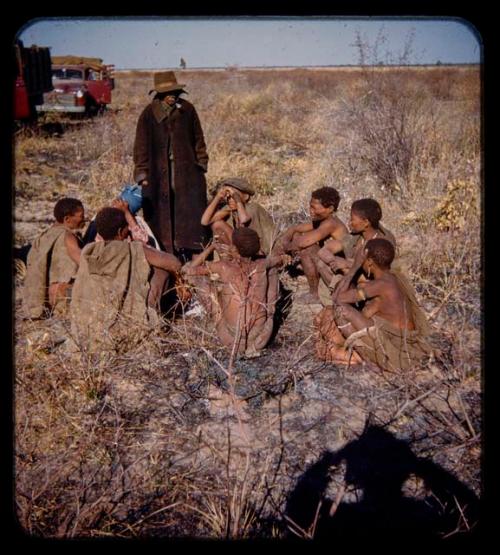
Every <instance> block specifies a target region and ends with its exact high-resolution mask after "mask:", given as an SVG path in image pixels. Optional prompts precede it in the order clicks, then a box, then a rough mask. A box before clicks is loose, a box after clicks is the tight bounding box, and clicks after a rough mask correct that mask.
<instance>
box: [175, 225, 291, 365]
mask: <svg viewBox="0 0 500 555" xmlns="http://www.w3.org/2000/svg"><path fill="white" fill-rule="evenodd" d="M232 240H233V245H234V248H235V249H234V250H235V253H234V254H233V256H232V257H231V258H230V259H227V260H219V261H216V262H205V260H206V259H207V257H208V256H209V255H210V253H211V252H212V251H213V250H214V248H215V245H214V244H213V243H212V245H210V246H209V247H207V248H206V249H205V250H204V251H203V252H202V253H201V254H200V255H199V256H198V257H197V258H196V259H194V260H192V261H191V262H189V263H187V264H186V265H185V266H184V267H183V274H184V275H185V276H186V279H187V280H188V281H189V282H190V283H192V284H194V285H195V287H196V294H197V295H198V297H199V299H200V301H201V302H202V303H203V305H204V306H205V307H206V310H207V312H208V313H209V314H210V315H211V317H212V318H214V320H215V327H216V330H217V334H218V336H219V338H220V340H221V342H222V343H223V344H224V345H225V346H226V347H228V348H229V349H235V352H236V353H240V354H242V355H244V356H246V357H252V356H258V355H259V354H260V353H259V351H261V349H263V348H264V347H265V346H266V345H267V344H268V342H269V341H270V339H271V337H272V334H273V331H274V330H273V328H274V313H275V305H276V302H277V300H278V296H279V280H278V267H279V266H281V265H282V264H284V263H285V262H287V261H288V260H289V258H290V257H288V256H286V255H270V256H268V257H264V256H259V254H258V253H259V252H260V240H259V236H258V235H257V232H256V231H254V230H253V229H249V228H246V227H240V228H236V229H235V230H234V232H233V233H232ZM201 276H203V277H204V279H200V277H201ZM214 282H217V284H218V285H219V287H217V284H216V283H214Z"/></svg>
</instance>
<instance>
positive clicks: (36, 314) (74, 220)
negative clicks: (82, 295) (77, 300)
mask: <svg viewBox="0 0 500 555" xmlns="http://www.w3.org/2000/svg"><path fill="white" fill-rule="evenodd" d="M54 217H55V219H56V223H55V224H54V225H52V226H51V227H49V228H48V229H47V230H45V231H44V232H43V233H42V234H41V235H40V236H39V237H37V238H36V239H35V240H34V241H33V244H32V245H31V247H30V249H29V252H28V256H27V264H26V276H25V279H24V288H23V289H24V291H23V292H24V300H23V306H24V310H25V312H26V315H27V317H29V318H42V317H46V316H50V315H51V314H53V313H56V314H64V312H65V311H66V308H67V303H68V300H69V297H70V296H71V286H72V283H73V281H74V278H75V276H76V272H77V270H78V265H79V262H80V252H81V248H82V241H81V238H80V237H79V236H78V233H79V231H80V230H81V229H82V228H83V226H84V222H85V211H84V208H83V204H82V202H81V201H80V200H78V199H75V198H69V197H68V198H62V199H60V200H58V201H57V202H56V204H55V206H54Z"/></svg>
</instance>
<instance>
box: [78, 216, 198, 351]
mask: <svg viewBox="0 0 500 555" xmlns="http://www.w3.org/2000/svg"><path fill="white" fill-rule="evenodd" d="M95 222H96V228H97V233H98V234H99V235H100V236H101V237H102V240H101V241H96V242H93V243H89V244H88V245H86V246H85V247H84V248H83V250H82V253H81V262H80V267H79V269H78V273H77V275H76V279H75V284H74V286H73V295H72V298H71V326H72V331H73V336H74V337H75V338H77V340H79V341H80V342H82V344H85V345H87V346H88V348H90V349H91V350H94V349H95V348H98V349H99V348H105V347H109V346H110V345H112V344H117V342H119V338H120V337H123V336H127V335H131V333H132V332H137V333H140V332H141V329H142V328H144V326H145V325H147V324H150V323H154V322H156V321H157V317H156V312H155V311H154V310H152V307H153V305H154V303H151V301H150V299H149V296H150V283H149V280H150V277H151V273H152V272H151V269H152V268H159V269H162V270H163V271H165V272H166V273H168V274H172V275H173V276H174V278H175V284H176V288H178V292H179V297H180V298H181V300H187V299H186V295H185V291H186V290H185V289H184V287H183V286H182V280H181V278H180V274H179V271H180V269H181V262H180V261H179V260H178V259H177V258H176V257H175V256H174V255H173V254H170V253H166V252H162V251H159V250H158V249H154V248H151V247H149V246H147V245H145V244H143V243H141V242H139V241H131V242H129V241H127V239H128V236H129V227H128V223H127V220H126V218H125V215H124V213H123V211H122V210H120V209H118V208H114V207H106V208H103V209H102V210H100V211H99V213H98V214H97V216H96V218H95Z"/></svg>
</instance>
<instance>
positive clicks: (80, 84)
mask: <svg viewBox="0 0 500 555" xmlns="http://www.w3.org/2000/svg"><path fill="white" fill-rule="evenodd" d="M113 68H114V66H113V65H106V64H103V63H102V59H101V58H87V57H82V56H52V84H53V86H54V89H53V90H52V91H50V92H47V93H45V94H44V96H43V104H42V105H40V106H37V111H38V112H61V113H66V114H82V115H87V116H89V115H95V114H97V113H100V112H103V111H104V110H105V109H106V106H107V105H108V104H109V103H110V102H111V91H112V90H113V89H114V86H115V83H114V77H113Z"/></svg>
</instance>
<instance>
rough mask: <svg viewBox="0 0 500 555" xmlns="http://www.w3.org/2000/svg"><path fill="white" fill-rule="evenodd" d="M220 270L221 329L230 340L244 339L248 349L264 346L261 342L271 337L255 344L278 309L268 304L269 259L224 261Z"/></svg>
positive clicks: (243, 342) (243, 343) (243, 341)
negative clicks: (267, 261)
mask: <svg viewBox="0 0 500 555" xmlns="http://www.w3.org/2000/svg"><path fill="white" fill-rule="evenodd" d="M219 272H220V283H221V290H220V300H221V321H220V322H219V325H218V329H220V331H221V332H222V333H223V334H224V336H225V337H227V338H228V342H229V341H231V342H232V341H234V340H236V341H238V340H239V341H241V344H242V345H244V347H245V350H247V349H248V348H249V347H254V348H255V350H258V349H259V348H262V346H263V345H260V343H266V342H267V339H269V337H267V338H261V339H260V341H259V345H254V343H255V340H256V339H257V336H258V335H260V334H261V332H262V325H263V324H265V322H266V321H267V319H268V314H269V311H270V309H271V310H273V309H274V307H269V305H268V288H269V280H268V271H267V268H266V259H265V258H261V259H257V260H251V259H245V258H239V259H235V260H227V261H221V263H220V267H219ZM269 336H270V333H269ZM251 344H252V345H251Z"/></svg>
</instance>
